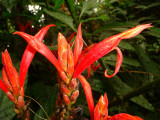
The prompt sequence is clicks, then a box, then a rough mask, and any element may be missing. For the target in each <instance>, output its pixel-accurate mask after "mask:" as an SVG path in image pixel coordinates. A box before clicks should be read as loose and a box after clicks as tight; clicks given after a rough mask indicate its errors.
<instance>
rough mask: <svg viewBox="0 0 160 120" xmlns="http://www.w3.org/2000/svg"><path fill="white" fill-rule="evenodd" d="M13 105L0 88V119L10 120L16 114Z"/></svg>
mask: <svg viewBox="0 0 160 120" xmlns="http://www.w3.org/2000/svg"><path fill="white" fill-rule="evenodd" d="M13 108H14V105H13V103H12V102H11V101H10V100H9V99H8V97H7V95H6V94H5V93H4V92H3V91H2V90H0V120H12V119H13V118H14V116H15V115H16V114H15V112H14V111H13Z"/></svg>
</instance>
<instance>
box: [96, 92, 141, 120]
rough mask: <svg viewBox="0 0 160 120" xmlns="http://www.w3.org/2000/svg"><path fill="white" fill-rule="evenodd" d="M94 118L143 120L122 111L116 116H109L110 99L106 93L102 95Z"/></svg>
mask: <svg viewBox="0 0 160 120" xmlns="http://www.w3.org/2000/svg"><path fill="white" fill-rule="evenodd" d="M94 120H143V119H141V118H139V117H137V116H132V115H129V114H126V113H120V114H117V115H114V116H112V117H111V116H108V99H107V95H106V93H105V94H104V96H103V95H102V96H101V97H100V99H99V101H98V103H97V105H96V107H95V109H94Z"/></svg>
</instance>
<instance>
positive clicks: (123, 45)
mask: <svg viewBox="0 0 160 120" xmlns="http://www.w3.org/2000/svg"><path fill="white" fill-rule="evenodd" d="M118 47H120V48H123V49H126V50H131V51H135V49H134V47H133V46H132V45H131V44H130V43H129V42H127V41H125V40H122V41H121V42H120V43H119V44H118Z"/></svg>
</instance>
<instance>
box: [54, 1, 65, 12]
mask: <svg viewBox="0 0 160 120" xmlns="http://www.w3.org/2000/svg"><path fill="white" fill-rule="evenodd" d="M63 3H64V0H56V1H55V6H54V9H55V10H57V9H58V8H60V7H61V6H62V4H63Z"/></svg>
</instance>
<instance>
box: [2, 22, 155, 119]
mask: <svg viewBox="0 0 160 120" xmlns="http://www.w3.org/2000/svg"><path fill="white" fill-rule="evenodd" d="M51 26H55V25H53V24H52V25H48V26H46V27H44V28H42V29H41V30H40V31H39V32H38V33H37V34H36V35H35V36H31V35H29V34H26V33H24V32H15V33H14V34H19V35H21V36H22V37H23V38H24V39H25V40H26V41H27V42H28V46H27V48H26V50H25V52H24V55H23V57H22V61H21V66H20V76H19V78H20V83H19V82H18V77H17V76H18V74H17V72H15V68H13V67H10V66H12V64H11V60H10V58H9V57H8V56H9V55H8V53H7V52H5V54H2V56H3V59H4V60H3V64H4V70H3V71H5V72H3V79H4V83H5V84H4V83H3V82H2V81H1V80H0V88H1V89H2V90H3V91H4V92H6V93H7V95H8V97H9V98H10V99H11V100H12V102H13V103H15V104H16V105H17V103H18V101H19V99H21V97H20V96H22V98H23V94H24V93H23V90H22V87H23V86H24V81H25V76H26V73H27V70H28V67H29V65H30V63H31V61H32V59H33V57H34V54H35V52H36V51H37V52H39V53H40V54H42V55H43V56H45V57H46V58H47V59H48V60H49V61H50V62H51V63H52V64H53V65H54V66H55V67H56V68H57V70H58V76H59V79H58V82H59V89H60V92H59V96H58V100H57V104H58V105H61V104H62V103H63V101H64V103H65V105H66V107H67V109H66V110H70V108H71V107H72V104H74V103H75V102H76V99H77V97H78V95H79V90H78V79H79V81H80V82H81V84H82V86H83V89H84V92H85V95H86V99H87V102H88V107H89V111H90V115H91V120H108V119H109V120H128V119H130V120H142V119H141V118H138V117H135V116H131V115H128V114H125V113H122V114H117V115H115V116H113V117H109V116H108V100H107V96H106V94H105V95H104V96H101V97H100V100H99V102H98V103H97V105H96V107H95V108H94V102H93V97H92V91H91V87H90V85H89V83H88V82H87V80H86V79H85V77H84V76H83V75H81V73H82V72H83V71H84V70H85V69H86V68H88V69H89V71H90V68H89V67H90V66H91V65H92V64H93V63H94V62H95V61H96V60H98V59H99V58H101V57H103V56H104V55H106V54H107V53H109V52H111V51H112V50H114V49H115V50H117V53H118V54H117V64H116V67H115V72H114V73H113V75H108V74H107V72H106V71H107V70H106V71H105V76H106V77H108V78H110V77H113V76H114V75H115V74H116V73H117V72H118V71H119V69H120V66H121V64H122V60H123V56H122V52H121V50H120V49H119V48H118V47H117V45H118V44H119V42H120V41H121V39H128V38H132V37H134V36H136V35H138V34H139V33H140V32H141V31H142V30H144V29H146V28H149V27H152V26H151V24H144V25H139V26H137V27H134V28H132V29H129V30H127V31H125V32H122V33H120V34H118V35H114V36H111V37H109V38H106V39H104V40H103V41H101V42H100V43H98V44H93V45H91V46H89V47H87V48H85V49H84V50H83V51H82V49H83V39H82V33H81V24H80V25H79V28H78V32H77V36H76V39H75V46H74V49H72V47H71V46H70V44H69V43H68V42H67V41H66V39H65V37H64V36H63V35H62V34H61V33H59V35H58V52H57V56H58V58H56V57H55V56H54V54H53V53H52V51H50V50H49V49H48V48H47V46H46V45H45V44H44V43H43V42H42V39H43V37H44V35H45V34H46V32H47V30H48V29H49V28H50V27H51ZM11 68H12V69H11ZM94 68H96V67H94ZM97 68H98V67H97ZM11 70H12V72H11ZM13 75H14V76H15V78H16V80H15V81H13ZM5 76H7V77H8V81H9V82H6V81H7V79H6V77H5ZM77 78H78V79H77ZM19 97H20V98H19ZM61 98H62V99H63V100H62V99H61ZM18 104H19V105H21V104H22V103H18ZM23 104H24V103H23ZM62 117H66V116H62Z"/></svg>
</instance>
